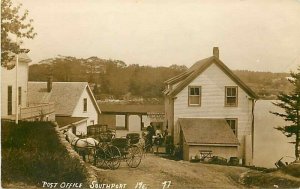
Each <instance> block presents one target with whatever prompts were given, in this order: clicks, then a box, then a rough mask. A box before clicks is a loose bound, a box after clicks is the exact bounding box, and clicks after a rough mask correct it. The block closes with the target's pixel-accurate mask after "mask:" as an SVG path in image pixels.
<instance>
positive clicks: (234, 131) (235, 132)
mask: <svg viewBox="0 0 300 189" xmlns="http://www.w3.org/2000/svg"><path fill="white" fill-rule="evenodd" d="M225 120H226V122H227V124H228V125H229V127H230V129H231V130H232V131H233V133H234V135H235V136H236V137H237V136H238V118H226V119H225ZM228 121H229V122H231V121H234V122H235V124H234V127H235V129H234V130H233V129H232V127H231V124H229V123H228Z"/></svg>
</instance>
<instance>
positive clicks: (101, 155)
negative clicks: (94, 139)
mask: <svg viewBox="0 0 300 189" xmlns="http://www.w3.org/2000/svg"><path fill="white" fill-rule="evenodd" d="M105 160H106V154H105V152H104V150H103V148H101V147H98V148H97V150H96V153H95V156H94V165H95V166H96V167H103V165H104V162H105Z"/></svg>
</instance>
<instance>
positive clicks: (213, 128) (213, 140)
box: [177, 118, 239, 146]
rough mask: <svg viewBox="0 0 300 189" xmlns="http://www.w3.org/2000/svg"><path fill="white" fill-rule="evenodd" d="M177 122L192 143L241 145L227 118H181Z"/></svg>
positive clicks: (185, 137)
mask: <svg viewBox="0 0 300 189" xmlns="http://www.w3.org/2000/svg"><path fill="white" fill-rule="evenodd" d="M177 124H178V125H179V126H180V128H181V130H182V132H183V137H184V139H185V141H186V142H187V143H188V144H190V145H200V144H202V145H203V144H204V145H223V146H237V145H239V141H238V139H237V137H236V136H235V135H234V133H233V131H232V130H231V128H230V127H229V125H228V124H227V122H226V120H225V119H209V118H179V119H178V121H177Z"/></svg>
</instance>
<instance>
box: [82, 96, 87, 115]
mask: <svg viewBox="0 0 300 189" xmlns="http://www.w3.org/2000/svg"><path fill="white" fill-rule="evenodd" d="M83 111H84V112H86V111H87V99H86V98H84V99H83Z"/></svg>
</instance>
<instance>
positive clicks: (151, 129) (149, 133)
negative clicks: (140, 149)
mask: <svg viewBox="0 0 300 189" xmlns="http://www.w3.org/2000/svg"><path fill="white" fill-rule="evenodd" d="M147 132H148V134H147V140H148V142H149V144H150V146H151V147H152V146H153V142H152V138H153V135H154V134H155V130H154V127H153V123H152V122H151V123H150V125H149V126H148V127H147Z"/></svg>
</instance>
